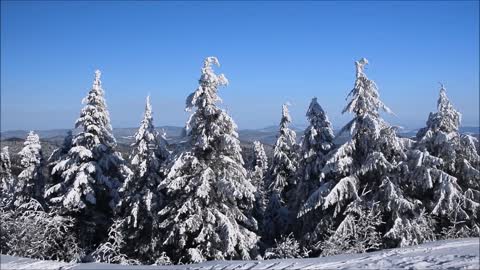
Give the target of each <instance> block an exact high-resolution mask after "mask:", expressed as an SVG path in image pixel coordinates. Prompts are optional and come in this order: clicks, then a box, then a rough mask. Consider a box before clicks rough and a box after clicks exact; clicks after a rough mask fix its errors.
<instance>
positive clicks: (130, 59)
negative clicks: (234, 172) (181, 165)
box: [1, 1, 479, 130]
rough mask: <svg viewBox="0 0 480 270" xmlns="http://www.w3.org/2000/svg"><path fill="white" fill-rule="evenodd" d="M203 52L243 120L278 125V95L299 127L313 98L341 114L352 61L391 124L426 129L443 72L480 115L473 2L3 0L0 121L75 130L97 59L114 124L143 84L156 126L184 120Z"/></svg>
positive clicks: (130, 123)
mask: <svg viewBox="0 0 480 270" xmlns="http://www.w3.org/2000/svg"><path fill="white" fill-rule="evenodd" d="M210 55H215V56H217V57H218V58H219V60H220V63H221V64H222V66H221V67H220V68H219V69H217V70H218V71H219V72H221V73H225V75H226V76H227V78H228V79H229V80H230V86H229V87H227V88H224V89H222V90H221V91H220V95H221V97H222V98H223V101H224V103H223V105H222V106H223V107H224V108H227V109H228V111H229V112H230V113H231V114H232V116H233V117H234V119H235V121H236V122H237V124H238V125H239V128H241V129H245V128H258V127H264V126H269V125H276V124H277V123H278V121H279V119H280V111H281V104H282V103H283V102H286V101H289V102H290V103H291V104H292V106H291V109H290V110H291V113H292V117H293V121H294V123H296V124H299V125H300V124H304V123H305V122H306V120H305V117H304V115H305V111H306V109H307V106H308V104H309V102H310V99H311V98H312V97H313V96H317V97H318V100H319V102H320V103H321V105H322V106H323V107H324V109H325V110H326V111H327V113H328V115H329V117H330V119H331V121H332V122H333V124H334V126H340V125H342V124H344V123H345V122H346V121H347V120H348V119H350V118H351V115H348V114H347V115H341V110H342V109H343V107H344V106H345V104H346V102H345V97H346V95H347V94H348V92H349V90H350V89H351V88H352V86H353V82H354V75H355V74H354V64H353V62H354V60H356V59H358V58H360V57H366V58H368V59H369V61H370V63H371V64H370V65H369V66H368V69H367V75H368V76H369V77H370V78H371V79H373V80H375V81H376V82H377V84H378V86H379V88H380V95H381V98H382V99H383V101H384V102H385V103H386V104H387V105H388V106H389V107H390V108H391V109H392V110H393V111H394V112H395V114H396V116H387V117H386V119H387V120H388V121H390V122H391V123H393V124H397V125H403V126H406V127H410V128H414V127H421V126H423V125H424V123H425V120H426V118H427V116H428V113H429V112H430V111H432V110H435V106H436V100H437V96H438V89H439V84H438V82H439V81H441V82H443V83H444V84H445V85H446V87H447V91H448V95H449V97H450V99H451V100H452V102H453V104H454V105H455V106H456V108H457V109H458V110H460V111H461V112H462V114H463V125H465V126H471V125H478V122H479V115H478V110H479V4H478V1H472V2H466V1H464V2H460V1H455V2H430V1H429V2H413V1H412V2H410V1H409V2H403V3H401V2H379V1H375V2H296V3H295V2H244V3H240V2H228V3H227V2H108V1H107V2H99V3H98V2H97V3H94V2H56V1H52V2H36V3H35V2H5V1H2V3H1V98H2V100H1V129H2V130H12V129H52V128H70V127H72V126H73V124H74V121H75V119H76V118H77V117H78V115H79V111H80V109H81V107H82V104H81V100H82V98H83V97H84V96H85V95H86V93H87V91H88V90H89V89H90V86H91V83H92V79H93V71H94V70H95V69H96V68H99V69H101V70H102V72H103V76H102V81H103V86H104V89H105V91H106V98H107V103H108V106H109V109H110V115H111V119H112V124H113V126H114V127H135V126H138V124H139V121H140V120H141V115H142V112H143V108H144V100H145V96H146V95H147V94H148V93H150V94H151V96H152V103H153V106H154V112H155V121H156V125H158V126H160V125H177V126H181V125H183V124H184V123H185V121H186V120H187V117H188V114H187V113H186V112H184V104H185V98H186V96H187V95H188V94H189V93H191V92H192V91H193V90H194V89H195V87H196V85H197V80H198V77H199V74H200V67H201V64H202V60H203V58H204V57H206V56H210Z"/></svg>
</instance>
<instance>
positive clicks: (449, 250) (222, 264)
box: [0, 238, 480, 270]
mask: <svg viewBox="0 0 480 270" xmlns="http://www.w3.org/2000/svg"><path fill="white" fill-rule="evenodd" d="M0 259H1V265H0V266H1V267H0V268H1V269H2V270H6V269H62V270H66V269H158V270H161V269H171V270H173V269H175V270H177V269H178V270H187V269H189V270H194V269H199V270H206V269H209V270H220V269H222V270H228V269H236V270H239V269H264V270H266V269H269V270H270V269H271V270H273V269H277V270H278V269H284V270H290V269H292V270H293V269H305V270H308V269H310V270H314V269H338V268H342V269H360V268H364V269H406V268H415V269H446V268H449V269H459V268H461V269H480V238H464V239H453V240H443V241H436V242H430V243H426V244H422V245H419V246H411V247H406V248H397V249H389V250H383V251H377V252H372V253H363V254H345V255H337V256H330V257H321V258H310V259H284V260H264V261H210V262H204V263H200V264H189V265H170V266H145V265H143V266H140V265H137V266H133V265H113V264H103V263H84V264H73V263H64V262H56V261H41V260H33V259H26V258H19V257H14V256H8V255H1V256H0Z"/></svg>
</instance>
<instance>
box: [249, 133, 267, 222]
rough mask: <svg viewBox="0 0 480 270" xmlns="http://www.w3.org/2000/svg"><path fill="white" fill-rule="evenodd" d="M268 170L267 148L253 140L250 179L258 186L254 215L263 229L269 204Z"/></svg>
mask: <svg viewBox="0 0 480 270" xmlns="http://www.w3.org/2000/svg"><path fill="white" fill-rule="evenodd" d="M267 172H268V158H267V154H265V149H264V148H263V145H262V143H260V142H259V141H254V142H253V164H252V171H250V179H252V183H253V186H254V187H255V188H256V192H255V207H254V210H253V215H254V217H255V219H256V220H257V221H258V222H259V223H260V224H259V229H262V227H263V225H262V222H263V218H264V214H265V208H266V205H267V198H266V193H265V192H266V190H265V177H266V174H267Z"/></svg>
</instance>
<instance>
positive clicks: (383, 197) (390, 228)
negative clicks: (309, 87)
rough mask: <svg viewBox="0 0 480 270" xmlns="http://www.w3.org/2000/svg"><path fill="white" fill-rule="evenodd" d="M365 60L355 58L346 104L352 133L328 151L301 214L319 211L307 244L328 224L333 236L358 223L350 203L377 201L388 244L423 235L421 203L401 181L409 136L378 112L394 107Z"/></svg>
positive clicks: (405, 242) (416, 239) (321, 236)
mask: <svg viewBox="0 0 480 270" xmlns="http://www.w3.org/2000/svg"><path fill="white" fill-rule="evenodd" d="M366 64H368V61H367V60H366V59H365V58H362V59H361V60H359V61H357V62H355V65H356V81H355V85H354V88H353V89H352V91H351V92H350V94H349V95H348V97H350V101H349V102H348V104H347V106H346V107H345V109H344V110H343V112H344V113H345V112H352V113H353V114H354V118H353V120H351V121H350V122H349V123H347V125H346V126H345V127H344V128H343V129H342V131H345V130H349V131H350V133H351V139H349V140H348V141H347V142H346V143H345V144H343V145H341V146H340V147H338V148H337V149H336V150H335V151H333V152H331V153H330V154H329V155H328V157H327V161H326V163H325V166H324V167H323V169H322V173H321V182H320V186H319V188H318V189H317V190H316V191H314V192H313V193H312V194H311V195H310V197H309V198H308V199H307V201H306V203H305V204H304V207H303V208H302V209H301V211H300V212H299V216H302V215H304V214H306V213H307V212H310V211H312V210H315V211H316V212H317V216H320V219H314V220H315V222H316V225H315V226H312V227H313V228H314V229H313V230H312V231H310V232H308V233H306V234H305V237H304V241H306V243H307V244H314V243H317V242H318V241H322V239H324V237H325V230H326V229H327V228H333V230H334V231H335V234H333V236H331V237H340V236H341V235H342V234H343V233H345V232H346V231H345V230H343V229H342V228H345V227H349V228H355V226H360V224H358V223H357V222H355V220H357V219H356V218H355V217H354V215H355V213H356V211H353V210H352V209H353V208H354V207H357V206H361V207H362V208H367V209H368V208H371V207H373V205H374V204H376V203H377V202H378V209H379V210H378V211H379V214H380V215H382V216H383V221H384V224H383V225H382V226H381V227H379V228H377V229H378V230H380V233H381V234H382V236H384V238H385V242H384V244H385V246H398V245H400V246H404V245H409V244H414V243H418V242H421V241H422V239H419V237H418V233H417V232H418V230H419V228H421V227H422V226H424V225H425V224H419V222H421V221H420V220H418V219H415V214H416V213H418V212H419V211H420V210H419V208H420V205H419V202H418V201H414V200H412V198H410V197H409V196H408V194H405V192H404V188H403V186H404V185H405V183H403V181H402V180H403V179H404V177H403V175H402V170H403V169H405V165H404V163H403V162H404V161H405V159H406V154H405V148H406V146H407V142H408V141H407V140H403V139H400V138H398V137H397V136H396V132H395V128H393V127H391V126H390V125H389V124H388V123H386V122H385V121H384V120H383V119H382V118H381V117H380V115H379V110H380V109H382V110H384V111H386V112H390V109H388V107H386V106H385V105H384V104H383V103H382V102H381V101H380V99H379V94H378V90H377V86H376V84H375V83H374V82H373V81H372V80H370V79H368V78H367V76H366V75H365V73H364V68H365V65H366ZM330 240H331V239H330Z"/></svg>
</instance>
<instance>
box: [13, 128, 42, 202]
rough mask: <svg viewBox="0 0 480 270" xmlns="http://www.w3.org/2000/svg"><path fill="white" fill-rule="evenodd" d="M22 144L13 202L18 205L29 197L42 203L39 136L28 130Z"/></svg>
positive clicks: (28, 199)
mask: <svg viewBox="0 0 480 270" xmlns="http://www.w3.org/2000/svg"><path fill="white" fill-rule="evenodd" d="M23 145H24V147H23V149H22V150H21V151H20V152H19V153H18V155H19V156H20V165H21V167H22V171H21V172H20V174H19V175H18V183H17V185H15V191H14V193H15V195H14V204H15V206H20V205H21V204H24V203H27V202H29V201H30V199H35V200H37V201H38V202H39V203H40V204H42V205H44V199H43V197H44V194H45V176H44V174H43V169H44V168H43V166H44V162H43V155H42V146H41V145H40V138H39V137H38V135H37V134H35V133H34V132H33V131H30V133H29V134H28V136H27V139H26V140H25V142H24V143H23Z"/></svg>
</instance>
